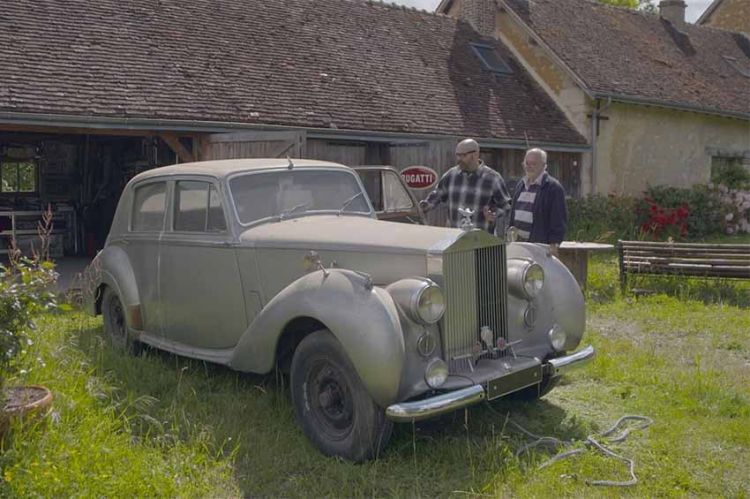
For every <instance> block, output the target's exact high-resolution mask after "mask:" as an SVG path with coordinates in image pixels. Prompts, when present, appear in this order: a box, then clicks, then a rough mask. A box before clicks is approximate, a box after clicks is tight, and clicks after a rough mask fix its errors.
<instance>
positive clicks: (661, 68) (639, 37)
mask: <svg viewBox="0 0 750 499" xmlns="http://www.w3.org/2000/svg"><path fill="white" fill-rule="evenodd" d="M504 1H505V2H506V3H507V4H508V5H509V6H510V7H511V8H512V9H513V11H514V12H516V13H517V14H519V16H520V17H521V18H522V19H523V20H524V21H525V23H526V24H527V25H528V26H529V27H530V28H531V29H533V30H534V32H536V33H537V34H538V35H539V36H540V37H541V38H542V39H543V40H544V42H545V43H546V44H547V45H548V46H549V47H550V48H551V49H552V50H553V51H554V52H555V53H556V54H557V55H558V56H559V57H560V58H561V59H562V60H563V61H564V62H565V63H566V65H567V66H568V67H569V68H570V69H571V70H572V71H573V72H574V73H575V74H576V75H578V77H579V78H580V79H582V80H583V82H584V83H585V85H586V87H587V88H588V89H589V90H591V91H592V92H594V93H602V94H612V95H619V96H623V97H628V96H629V97H632V98H634V99H643V100H647V101H652V102H656V103H661V104H665V105H671V106H679V107H687V108H698V109H703V110H706V111H709V112H718V113H726V114H732V115H740V116H745V117H748V118H750V78H748V77H747V76H743V75H742V74H741V73H742V72H745V73H746V74H747V75H750V41H749V40H748V38H747V37H745V36H744V35H742V34H740V33H732V32H729V31H724V30H719V29H714V28H708V27H703V26H694V25H692V24H686V25H685V26H682V27H679V28H676V27H674V26H673V25H672V24H671V23H669V22H667V21H665V20H662V19H660V18H659V17H658V16H655V15H649V14H645V13H642V12H637V11H633V10H629V9H623V8H617V7H611V6H608V5H603V4H601V3H599V2H596V1H593V0H504ZM727 58H730V59H732V61H729V60H727Z"/></svg>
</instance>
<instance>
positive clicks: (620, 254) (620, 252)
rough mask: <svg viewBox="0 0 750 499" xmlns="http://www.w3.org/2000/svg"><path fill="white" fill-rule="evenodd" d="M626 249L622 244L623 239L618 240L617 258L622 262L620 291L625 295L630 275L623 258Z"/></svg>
mask: <svg viewBox="0 0 750 499" xmlns="http://www.w3.org/2000/svg"><path fill="white" fill-rule="evenodd" d="M624 251H625V249H624V248H623V246H622V241H619V240H618V241H617V260H618V261H619V264H620V292H621V293H622V295H623V296H624V295H625V288H626V287H627V282H628V276H627V273H626V272H625V262H624V258H623V252H624Z"/></svg>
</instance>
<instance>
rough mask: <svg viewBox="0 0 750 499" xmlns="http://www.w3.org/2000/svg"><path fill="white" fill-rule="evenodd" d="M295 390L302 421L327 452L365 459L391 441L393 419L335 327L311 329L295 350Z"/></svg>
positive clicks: (308, 436) (301, 423)
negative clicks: (334, 331)
mask: <svg viewBox="0 0 750 499" xmlns="http://www.w3.org/2000/svg"><path fill="white" fill-rule="evenodd" d="M291 391H292V403H293V405H294V413H295V416H296V419H297V423H298V424H299V425H300V427H301V428H302V430H303V431H304V433H305V435H306V436H307V438H309V439H310V441H311V442H312V443H313V444H314V445H315V447H317V448H318V449H319V450H320V451H321V452H322V453H324V454H326V455H329V456H340V457H343V458H345V459H348V460H350V461H355V462H360V461H365V460H368V459H372V458H373V457H376V456H377V455H378V454H379V453H380V452H381V450H382V449H383V448H384V447H385V445H386V444H387V443H388V440H389V439H390V436H391V430H392V429H393V423H392V422H390V421H388V420H387V419H386V417H385V411H384V410H383V409H382V408H380V407H378V405H377V404H376V403H375V402H374V401H373V400H372V397H370V395H369V393H368V392H367V389H366V388H365V387H364V384H363V383H362V381H361V380H360V379H359V375H358V374H357V372H356V370H355V369H354V366H352V364H351V362H350V361H349V359H348V357H347V355H346V353H345V352H344V349H343V348H342V347H341V344H340V343H339V342H338V340H336V338H335V337H334V336H333V334H331V332H330V331H328V330H320V331H317V332H315V333H312V334H310V335H309V336H307V337H305V338H304V339H303V340H302V342H301V343H300V344H299V346H298V347H297V349H296V350H295V352H294V357H293V358H292V372H291Z"/></svg>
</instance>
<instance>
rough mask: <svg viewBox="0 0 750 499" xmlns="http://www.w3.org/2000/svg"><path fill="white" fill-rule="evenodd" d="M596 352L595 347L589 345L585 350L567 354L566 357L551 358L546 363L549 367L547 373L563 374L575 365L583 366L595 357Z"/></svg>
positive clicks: (550, 374)
mask: <svg viewBox="0 0 750 499" xmlns="http://www.w3.org/2000/svg"><path fill="white" fill-rule="evenodd" d="M594 353H595V352H594V347H592V346H591V345H589V346H587V347H586V348H584V349H583V350H579V351H577V352H576V353H572V354H570V355H566V356H565V357H558V358H556V359H550V360H549V361H547V363H546V364H545V367H546V369H547V372H546V374H547V375H549V376H553V377H554V376H560V375H561V374H563V373H565V372H567V371H570V370H571V369H573V368H575V367H581V366H582V365H584V364H587V363H588V362H590V361H591V360H592V359H593V358H594Z"/></svg>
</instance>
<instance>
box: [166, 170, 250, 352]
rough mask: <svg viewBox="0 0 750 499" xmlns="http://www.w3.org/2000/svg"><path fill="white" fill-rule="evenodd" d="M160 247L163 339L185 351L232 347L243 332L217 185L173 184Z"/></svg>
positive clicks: (230, 243)
mask: <svg viewBox="0 0 750 499" xmlns="http://www.w3.org/2000/svg"><path fill="white" fill-rule="evenodd" d="M171 201H172V202H171V209H170V216H169V217H168V227H169V229H168V230H167V231H165V233H164V235H163V236H162V240H161V245H160V260H161V262H160V272H159V276H160V287H159V288H160V297H161V303H162V308H163V311H164V326H163V329H164V336H165V338H166V339H167V340H170V341H174V342H177V343H180V344H183V345H185V346H190V347H196V348H208V349H223V348H230V347H233V346H234V345H235V344H236V343H237V341H238V340H239V337H240V335H241V334H242V333H243V332H244V331H245V329H246V328H247V318H246V314H245V301H244V297H243V292H242V284H241V281H240V271H239V268H238V264H237V255H236V245H235V244H234V240H233V237H232V235H231V231H230V230H229V229H228V227H229V225H228V223H227V219H226V213H225V205H224V203H223V202H222V196H221V191H220V189H219V185H218V184H217V183H216V182H215V181H213V180H210V179H205V178H184V179H177V180H175V181H174V184H173V188H172V196H171Z"/></svg>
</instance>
